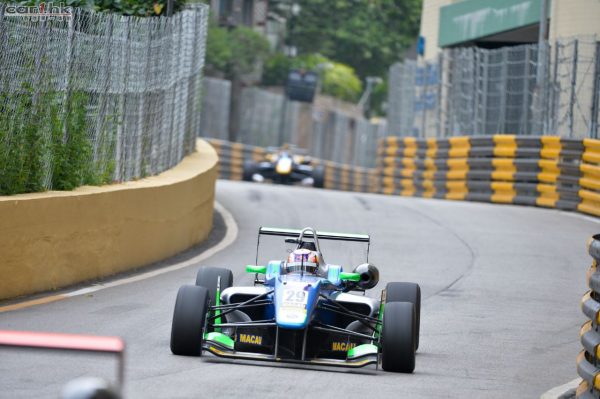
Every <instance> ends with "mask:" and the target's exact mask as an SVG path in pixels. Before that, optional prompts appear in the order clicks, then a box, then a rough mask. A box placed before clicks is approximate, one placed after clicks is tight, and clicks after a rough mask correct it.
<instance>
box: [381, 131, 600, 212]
mask: <svg viewBox="0 0 600 399" xmlns="http://www.w3.org/2000/svg"><path fill="white" fill-rule="evenodd" d="M378 170H379V173H380V190H381V192H382V193H385V194H396V195H405V196H416V197H427V198H442V199H455V200H472V201H485V202H494V203H507V204H518V205H532V206H541V207H550V208H557V209H562V210H570V211H576V210H579V211H582V212H585V213H590V214H594V215H596V216H600V141H598V140H592V139H584V140H576V139H566V138H561V137H555V136H542V137H522V136H514V135H493V136H474V137H451V138H447V139H434V138H431V139H415V138H414V137H405V138H400V137H388V138H386V139H385V140H383V141H382V142H380V148H379V156H378Z"/></svg>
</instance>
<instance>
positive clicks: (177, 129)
mask: <svg viewBox="0 0 600 399" xmlns="http://www.w3.org/2000/svg"><path fill="white" fill-rule="evenodd" d="M41 8H42V9H43V7H41ZM49 8H50V7H48V9H49ZM36 10H37V8H36ZM13 11H14V10H13ZM42 12H43V10H42ZM207 24H208V6H206V5H205V4H190V5H187V6H186V7H185V8H184V9H183V10H182V11H181V12H178V13H177V14H175V15H174V16H172V17H169V18H141V17H132V16H121V15H116V14H110V13H96V12H93V11H89V10H87V9H80V8H70V7H69V8H66V9H65V15H64V16H60V17H44V16H41V17H30V16H27V15H20V14H14V13H12V11H11V7H7V3H0V71H2V73H1V74H0V170H1V171H2V175H1V176H0V177H1V178H0V193H6V194H13V193H18V192H28V191H41V190H44V189H69V188H73V187H76V186H78V185H80V184H102V183H110V182H113V181H126V180H132V179H137V178H141V177H145V176H148V175H154V174H157V173H160V172H162V171H164V170H167V169H169V168H171V167H173V166H174V165H176V164H178V163H179V162H180V161H181V159H182V158H183V157H185V156H186V155H187V154H189V153H191V152H192V151H193V150H194V147H195V142H196V137H197V136H198V135H199V132H200V115H201V112H200V109H201V98H200V97H201V89H202V87H201V85H202V71H203V66H204V52H205V39H206V28H207ZM24 182H25V183H24Z"/></svg>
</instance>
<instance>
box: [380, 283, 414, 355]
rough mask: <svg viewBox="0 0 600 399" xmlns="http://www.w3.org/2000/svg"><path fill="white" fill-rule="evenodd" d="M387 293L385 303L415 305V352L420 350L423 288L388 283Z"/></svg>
mask: <svg viewBox="0 0 600 399" xmlns="http://www.w3.org/2000/svg"><path fill="white" fill-rule="evenodd" d="M385 291H386V292H385V303H390V302H410V303H412V304H413V305H415V320H416V323H415V328H416V346H415V350H416V349H419V336H420V333H421V287H419V284H415V283H388V284H387V285H386V287H385Z"/></svg>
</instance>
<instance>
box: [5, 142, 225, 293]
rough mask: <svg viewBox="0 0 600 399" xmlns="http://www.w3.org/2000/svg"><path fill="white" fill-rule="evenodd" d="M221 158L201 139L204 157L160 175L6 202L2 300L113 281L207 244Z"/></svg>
mask: <svg viewBox="0 0 600 399" xmlns="http://www.w3.org/2000/svg"><path fill="white" fill-rule="evenodd" d="M217 160H218V158H217V154H216V152H215V151H214V149H213V148H212V147H211V146H210V145H209V144H208V143H206V142H204V141H201V140H199V141H198V143H197V152H195V153H193V154H192V155H189V156H188V157H186V158H185V159H184V160H183V161H182V162H181V163H180V164H179V165H177V166H176V167H174V168H172V169H170V170H168V171H166V172H164V173H162V174H160V175H158V176H153V177H149V178H146V179H142V180H139V181H136V182H127V183H122V184H114V185H110V186H102V187H80V188H78V189H76V190H74V191H70V192H57V191H54V192H46V193H37V194H23V195H15V196H10V197H0V299H6V298H13V297H17V296H20V295H27V294H33V293H37V292H43V291H47V290H53V289H57V288H61V287H65V286H68V285H71V284H75V283H78V282H82V281H85V280H90V279H96V278H100V277H103V276H109V275H111V274H115V273H118V272H122V271H125V270H129V269H133V268H136V267H139V266H143V265H146V264H148V263H151V262H155V261H158V260H161V259H164V258H167V257H169V256H171V255H174V254H176V253H178V252H180V251H183V250H185V249H187V248H189V247H191V246H193V245H194V244H197V243H199V242H201V241H203V240H204V239H205V238H206V237H207V236H208V234H209V232H210V230H211V228H212V217H213V203H214V194H215V179H216V177H217Z"/></svg>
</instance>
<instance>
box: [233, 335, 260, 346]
mask: <svg viewBox="0 0 600 399" xmlns="http://www.w3.org/2000/svg"><path fill="white" fill-rule="evenodd" d="M237 338H238V341H239V342H241V343H243V344H253V345H262V337H261V336H260V335H253V334H239V335H238V337H237Z"/></svg>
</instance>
